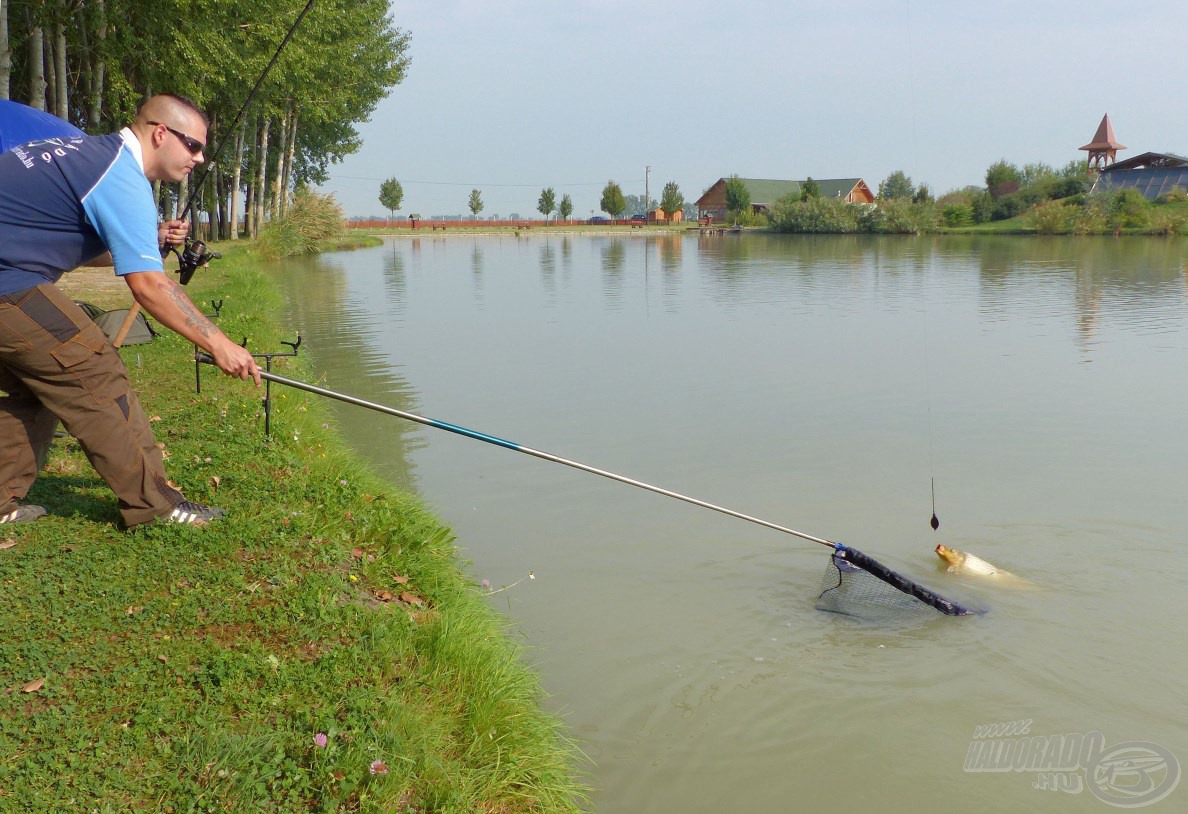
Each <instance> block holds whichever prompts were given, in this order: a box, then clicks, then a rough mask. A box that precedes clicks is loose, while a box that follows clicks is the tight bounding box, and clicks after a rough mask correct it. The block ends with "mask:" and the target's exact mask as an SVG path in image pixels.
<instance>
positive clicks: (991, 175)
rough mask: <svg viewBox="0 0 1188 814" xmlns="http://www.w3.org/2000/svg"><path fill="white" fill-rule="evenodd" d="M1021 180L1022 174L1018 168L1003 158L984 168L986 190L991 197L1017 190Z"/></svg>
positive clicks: (999, 196) (998, 196)
mask: <svg viewBox="0 0 1188 814" xmlns="http://www.w3.org/2000/svg"><path fill="white" fill-rule="evenodd" d="M1022 182H1023V175H1022V173H1020V172H1019V168H1018V167H1016V166H1015V165H1014V164H1011V163H1009V162H1008V161H1007V160H1006V159H1005V158H1003V159H999V160H998V161H996V162H994V163H993V164H991V165H990V166H989V167H988V168H987V169H986V190H987V191H988V192H989V193H990V196H991V197H993V198H1001V197H1002V196H1003V195H1010V194H1011V193H1012V192H1017V191H1018V190H1019V186H1020V184H1021V183H1022Z"/></svg>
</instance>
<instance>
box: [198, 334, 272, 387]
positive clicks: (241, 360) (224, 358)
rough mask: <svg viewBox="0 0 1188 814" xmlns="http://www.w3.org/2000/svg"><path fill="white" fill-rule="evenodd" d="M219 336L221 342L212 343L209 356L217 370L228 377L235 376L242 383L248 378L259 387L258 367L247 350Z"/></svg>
mask: <svg viewBox="0 0 1188 814" xmlns="http://www.w3.org/2000/svg"><path fill="white" fill-rule="evenodd" d="M219 336H220V337H221V339H222V341H221V342H218V341H216V342H212V343H211V344H213V345H214V346H215V347H213V348H211V349H210V355H211V356H213V357H214V360H215V364H216V365H218V367H219V370H221V371H223V372H224V373H226V374H227V375H228V376H237V377H239V378H240V379H243V380H244V381H247V380H248V379H249V378H250V379H252V380H253V381H254V382H255V383H256V387H259V386H260V367H259V366H258V365H257V364H256V360H255V359H254V358H252V354H251V353H250V352H249V351H248V349H247V348H243V347H240V346H239V345H236V344H235V343H234V342H232V341H231V340H230V339H228V338H227V337H226V335H224V334H219Z"/></svg>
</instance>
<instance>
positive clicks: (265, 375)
mask: <svg viewBox="0 0 1188 814" xmlns="http://www.w3.org/2000/svg"><path fill="white" fill-rule="evenodd" d="M194 358H195V360H196V361H198V362H202V363H203V364H208V365H213V364H215V360H214V357H212V356H211V355H210V354H207V353H196V354H195V355H194ZM260 378H261V379H265V380H267V381H269V382H276V383H277V384H283V385H287V386H289V387H293V388H296V389H297V390H304V391H305V392H307V393H313V394H315V395H318V396H325V397H326V398H331V399H336V400H337V401H343V402H346V403H347V404H354V405H355V406H357V407H365V408H367V409H368V410H375V411H376V412H379V413H386V414H387V415H392V416H396V417H397V418H403V419H405V420H407V421H414V422H416V423H417V424H423V425H425V426H426V427H433V428H435V429H439V430H445V431H446V432H452V433H454V434H455V435H462V436H465V437H466V438H473V439H475V440H476V441H483V442H485V443H488V444H494V445H495V446H497V447H503V448H504V449H510V450H512V451H514V452H522V453H524V454H525V455H531V456H533V457H535V458H540V459H542V460H545V461H552V462H553V463H557V464H564V465H565V466H569V467H573V468H574V469H580V470H581V471H583V472H589V473H590V474H592V475H600V476H602V477H604V478H610V479H611V480H615V481H618V482H619V483H625V484H627V485H628V486H637V487H639V488H640V489H647V490H648V491H649V492H655V493H656V494H658V495H666V496H667V497H671V498H676V499H677V500H683V501H685V502H686V503H692V504H693V505H694V506H701V507H702V508H703V509H711V510H712V511H715V512H720V513H721V514H726V515H729V516H731V517H736V518H738V519H739V520H746V521H747V522H748V523H756V524H758V525H760V526H764V527H766V528H769V529H774V530H775V531H782V532H783V533H785V534H791V535H794V536H796V537H799V538H801V539H802V540H808V541H810V542H813V543H818V544H820V545H823V546H828V547H829V548H832V549H835V550H836V549H841V548H844V546H842V545H841V544H840V543H834V542H832V541H830V540H826V539H824V538H821V537H815V536H813V535H812V534H806V533H805V532H803V531H797V530H796V529H791V528H788V527H787V526H781V525H779V524H778V523H772V522H771V521H770V520H764V519H762V518H759V517H753V516H752V515H749V514H743V513H742V512H738V511H735V510H734V509H728V508H726V507H725V506H718V505H716V504H714V503H708V502H706V501H704V500H699V499H697V498H695V497H689V496H688V495H682V494H681V493H680V492H674V491H672V490H671V489H664V488H662V487H660V486H653V485H652V484H650V483H644V482H643V481H641V480H636V479H635V478H629V477H627V476H625V475H619V474H616V473H614V472H608V471H607V470H605V469H599V468H597V467H594V466H590V465H589V464H584V463H581V462H580V461H574V460H570V459H569V458H562V457H561V456H560V455H553V454H552V453H550V452H542V451H541V450H539V449H532V448H531V447H526V446H524V445H523V444H517V443H516V442H514V441H508V440H506V439H504V438H497V437H496V436H494V435H488V434H487V433H485V432H478V431H477V430H471V429H467V428H466V427H460V426H458V425H457V424H451V423H449V422H448V421H439V420H437V419H435V418H425V417H424V416H419V415H416V414H414V413H409V412H405V411H404V410H397V409H396V408H395V407H388V406H386V405H383V404H376V403H375V402H373V401H366V400H364V399H361V398H357V397H355V396H351V395H347V394H346V393H338V392H335V391H334V390H327V389H326V388H324V387H318V386H317V385H314V384H309V383H307V382H302V381H298V380H296V379H289V378H286V377H284V376H278V375H276V374H275V373H269V372H267V371H263V370H262V371H260Z"/></svg>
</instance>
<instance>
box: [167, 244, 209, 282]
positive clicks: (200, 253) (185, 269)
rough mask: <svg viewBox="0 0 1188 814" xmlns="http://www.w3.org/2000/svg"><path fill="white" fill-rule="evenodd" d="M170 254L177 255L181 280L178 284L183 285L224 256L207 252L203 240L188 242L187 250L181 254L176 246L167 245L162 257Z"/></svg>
mask: <svg viewBox="0 0 1188 814" xmlns="http://www.w3.org/2000/svg"><path fill="white" fill-rule="evenodd" d="M170 252H173V253H174V254H175V255H177V271H178V274H179V275H180V278H181V279H180V280H178V282H180V283H181V284H182V285H186V284H187V283H189V282H190V278H191V277H193V276H194V272H195V271H197V270H198V269H199V268H200V267H201V266H205V265H207V264H208V263H210V261H211V260H219V259H221V258H222V256H223V255H221V254H219V253H218V252H208V251H207V250H206V244H205V243H203V242H202V241H201V240H191V241H187V242H186V245H185V248H183V249H182V250H181V251H180V252H179V251H178V250H177V247H176V246H170V245H168V244H166V245H165V247H164V248H162V249H161V257H167V256H168V255H169V253H170Z"/></svg>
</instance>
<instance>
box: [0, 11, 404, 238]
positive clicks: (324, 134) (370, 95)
mask: <svg viewBox="0 0 1188 814" xmlns="http://www.w3.org/2000/svg"><path fill="white" fill-rule="evenodd" d="M197 7H200V12H201V18H202V25H200V26H195V25H193V23H192V22H191V19H192V18H191V17H190V16H189V15H192V14H194V13H197V12H196V11H195V8H197ZM307 8H308V14H304V16H303V17H301V21H300V24H299V25H297V26H296V27H295V28H293V30H292V38H291V39H290V40H289V41H288V43H287V45H286V46H285V48H284V50H283V52H282V53H281V54H280V56H279V58H278V59H277V61H276V63H275V65H274V66H272V69H271V70H269V71H268V74H267V78H266V81H264V82H263V83H262V84H260V86H259V92H258V93H257V94H256V95H255V96H254V98H253V102H252V105H251V107H250V110H251V112H250V114H249V115H248V116H247V117H246V118H240V119H239V120H238V121H236V119H237V114H238V113H239V111H240V108H241V105H243V103H244V101H245V99H246V98H247V96H248V94H249V92H250V91H251V89H252V88H253V86H254V85H255V84H256V83H257V81H258V80H260V79H262V78H264V77H263V74H264V71H265V67H266V66H268V65H270V64H271V60H272V57H273V56H274V55H275V54H276V52H277V47H278V45H279V44H280V43H281V42H282V40H283V38H284V37H285V34H286V32H287V31H288V29H289V27H290V26H291V25H292V24H293V23H296V22H297V19H298V18H297V17H296V10H295V9H294V8H293V4H292V3H291V2H288V0H251V2H249V0H218V2H211V0H201V2H198V3H194V2H190V1H189V0H186V2H183V0H158V2H154V3H142V2H136V0H85V2H84V0H12V2H9V0H0V97H3V98H12V99H14V100H17V101H22V102H26V103H28V104H31V105H32V106H33V107H37V108H39V109H43V110H49V111H52V112H55V113H58V114H59V115H61V114H63V113H65V114H67V117H68V118H69V119H70V121H71V122H72V123H74V124H77V125H79V126H80V127H82V128H83V129H85V130H87V131H89V132H93V133H103V132H113V131H115V130H117V129H118V128H119V127H121V126H123V125H125V124H127V123H128V122H129V121H131V120H132V116H133V114H134V112H135V109H136V105H137V103H138V102H139V101H140V100H141V99H142V98H143V97H145V96H147V95H148V94H149V93H151V92H153V91H159V90H168V91H170V92H173V93H179V94H181V95H184V96H188V97H189V98H191V99H193V100H194V101H195V102H196V103H197V104H198V105H199V106H201V107H202V108H204V109H205V111H206V112H207V113H208V114H209V116H210V119H211V127H210V130H209V133H208V139H207V141H208V145H209V149H208V150H207V156H206V157H207V160H208V162H210V163H208V164H206V165H205V166H203V167H202V168H200V171H199V172H197V173H195V177H194V180H193V181H192V182H191V183H192V184H197V183H198V182H199V181H200V180H203V179H206V180H203V185H202V187H201V189H200V190H198V191H199V193H200V194H199V196H198V197H197V198H195V200H194V202H193V203H194V206H193V208H192V214H193V215H194V216H195V226H194V229H193V232H192V234H195V235H198V234H199V233H200V232H202V231H203V230H206V229H211V230H212V231H213V230H214V229H217V230H218V236H220V237H226V236H229V233H230V231H231V229H230V215H231V212H232V209H233V204H232V202H233V201H238V199H239V198H240V197H241V196H244V197H246V198H247V199H248V200H250V201H251V202H252V206H251V209H249V210H248V212H249V214H250V215H251V217H252V219H253V226H257V225H258V222H259V221H260V220H261V219H262V218H263V216H264V215H265V213H273V214H275V215H279V216H283V215H284V213H285V210H286V207H287V205H288V201H289V200H290V199H291V197H292V193H293V190H294V189H295V188H296V187H297V186H298V185H300V184H302V183H312V184H316V183H321V182H323V181H325V180H326V176H327V171H328V168H329V166H330V164H332V163H334V162H336V161H339V160H340V159H341V158H342V157H344V156H346V155H349V154H351V153H354V152H356V151H357V150H358V149H359V147H360V144H361V142H360V139H359V134H358V132H357V131H356V130H355V124H356V123H358V122H362V121H366V120H367V119H368V118H370V116H371V114H372V112H373V111H374V110H375V107H376V105H377V104H378V103H379V101H380V100H381V99H383V98H384V97H385V96H386V95H387V94H388V93H389V92H390V90H391V88H392V87H394V86H395V85H397V84H399V83H400V81H401V80H402V79H403V77H404V73H405V71H406V70H407V67H408V64H409V60H408V56H407V53H408V48H409V38H408V34H407V33H405V32H403V31H401V30H400V29H398V28H396V27H395V25H394V23H393V21H392V18H391V8H390V6H389V2H388V0H320V2H318V3H315V4H313V5H311V6H308V7H307ZM229 32H234V33H233V35H231V34H229ZM163 55H172V57H174V58H167V57H166V56H163ZM223 146H226V147H227V149H225V150H220V148H222V147H223ZM233 146H234V149H232V147H233ZM216 151H219V160H218V162H217V164H216V162H214V161H213V160H212V159H213V157H214V153H215V152H216ZM208 171H209V173H210V178H209V179H207V178H206V176H207V172H208ZM207 180H208V181H209V183H206V181H207ZM188 192H189V190H187V189H185V188H183V189H182V190H181V192H180V193H179V192H177V191H175V190H174V189H173V188H172V187H170V186H169V185H164V186H163V187H162V197H161V204H160V206H161V212H162V215H165V214H167V213H169V212H170V211H171V210H172V211H174V212H175V211H176V209H177V208H178V207H179V206H180V204H181V201H183V200H186V198H187V193H188ZM245 193H246V195H245ZM171 216H172V215H171Z"/></svg>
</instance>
